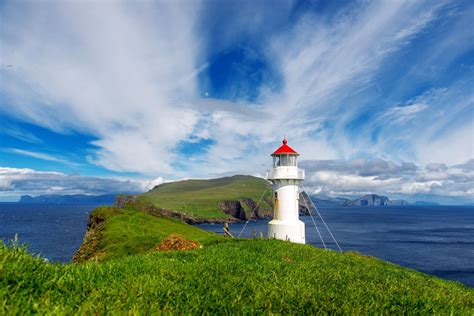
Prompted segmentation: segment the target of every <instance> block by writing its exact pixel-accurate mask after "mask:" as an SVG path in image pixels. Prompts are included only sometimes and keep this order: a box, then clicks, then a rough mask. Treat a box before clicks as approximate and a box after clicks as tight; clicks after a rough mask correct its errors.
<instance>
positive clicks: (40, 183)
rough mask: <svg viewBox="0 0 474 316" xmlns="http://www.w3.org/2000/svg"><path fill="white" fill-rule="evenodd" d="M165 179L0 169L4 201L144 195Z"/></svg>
mask: <svg viewBox="0 0 474 316" xmlns="http://www.w3.org/2000/svg"><path fill="white" fill-rule="evenodd" d="M163 182H164V180H163V178H156V179H153V180H148V181H137V180H135V181H132V180H116V179H106V178H99V177H84V176H79V175H67V174H64V173H61V172H53V171H37V170H32V169H27V168H22V169H20V168H3V167H0V199H2V198H4V199H5V198H8V197H13V198H14V199H17V198H18V197H19V196H20V195H24V194H29V195H35V196H36V195H43V194H92V195H101V194H120V193H142V192H145V191H148V190H150V189H152V188H153V187H154V186H155V185H158V184H161V183H163Z"/></svg>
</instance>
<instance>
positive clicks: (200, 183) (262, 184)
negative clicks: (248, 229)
mask: <svg viewBox="0 0 474 316" xmlns="http://www.w3.org/2000/svg"><path fill="white" fill-rule="evenodd" d="M266 188H268V190H267V191H266V193H265V195H264V197H263V200H262V202H261V203H260V205H259V209H261V210H264V211H267V212H271V211H272V206H271V186H270V184H269V183H268V182H267V181H266V180H264V179H261V178H256V177H251V176H233V177H225V178H219V179H211V180H185V181H177V182H171V183H164V184H161V185H159V186H157V187H155V188H154V189H153V190H151V191H149V192H147V193H145V194H141V195H139V197H138V199H139V200H140V201H144V202H149V203H152V204H153V205H155V206H156V207H160V208H164V209H168V210H174V211H178V212H183V213H186V214H189V215H191V216H194V217H198V218H229V217H231V216H230V215H228V214H226V213H224V212H223V211H222V210H221V209H220V208H219V203H220V202H222V201H239V200H242V199H252V200H253V201H254V202H258V200H259V198H260V196H261V194H262V193H263V192H264V191H265V189H266ZM242 207H243V208H244V209H245V213H247V214H250V212H251V211H252V210H251V209H250V208H249V207H248V206H247V205H246V204H245V203H242Z"/></svg>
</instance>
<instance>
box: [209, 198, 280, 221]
mask: <svg viewBox="0 0 474 316" xmlns="http://www.w3.org/2000/svg"><path fill="white" fill-rule="evenodd" d="M218 207H219V209H220V210H221V211H223V212H224V213H226V214H229V215H231V216H232V217H234V218H236V219H240V220H247V219H249V218H253V219H259V218H266V217H270V216H271V215H272V213H271V212H269V211H265V210H263V209H261V208H260V207H257V203H256V202H255V201H254V200H253V199H250V198H244V199H240V200H238V201H221V202H219V205H218Z"/></svg>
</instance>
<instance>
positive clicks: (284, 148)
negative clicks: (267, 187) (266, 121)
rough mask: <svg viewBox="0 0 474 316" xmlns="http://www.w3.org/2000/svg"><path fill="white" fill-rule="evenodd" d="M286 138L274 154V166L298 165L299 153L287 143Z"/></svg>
mask: <svg viewBox="0 0 474 316" xmlns="http://www.w3.org/2000/svg"><path fill="white" fill-rule="evenodd" d="M287 143H288V142H287V140H286V138H284V139H283V145H281V146H280V148H278V149H277V150H275V152H274V153H273V154H272V157H273V168H276V167H298V161H297V157H298V156H299V154H298V153H297V152H296V151H295V150H294V149H293V148H291V147H290V146H288V145H287Z"/></svg>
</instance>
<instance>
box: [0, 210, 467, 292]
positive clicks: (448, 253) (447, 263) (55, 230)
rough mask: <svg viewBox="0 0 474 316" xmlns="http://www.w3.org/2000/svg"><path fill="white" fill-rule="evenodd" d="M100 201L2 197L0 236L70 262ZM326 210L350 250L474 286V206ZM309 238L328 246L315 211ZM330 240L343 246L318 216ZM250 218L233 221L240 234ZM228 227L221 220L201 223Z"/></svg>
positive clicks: (260, 226)
mask: <svg viewBox="0 0 474 316" xmlns="http://www.w3.org/2000/svg"><path fill="white" fill-rule="evenodd" d="M96 206H98V205H94V204H73V205H41V204H16V203H0V239H1V240H3V241H8V240H11V239H13V238H14V236H15V234H18V236H19V238H20V242H26V243H28V244H29V250H30V252H33V253H40V254H41V255H42V256H43V257H45V258H47V259H48V260H50V261H53V262H70V261H71V258H72V256H73V255H74V253H75V252H76V250H77V249H78V248H79V246H80V244H81V243H82V240H83V237H84V233H85V232H86V228H87V218H88V214H89V212H90V211H91V210H92V209H94V208H95V207H96ZM320 213H321V215H322V216H323V218H324V219H325V221H326V223H327V224H328V226H329V228H330V229H331V231H332V232H333V234H334V236H335V237H336V239H337V241H338V242H339V244H340V246H341V247H342V249H343V250H344V251H358V252H360V253H363V254H367V255H371V256H375V257H378V258H381V259H384V260H387V261H390V262H393V263H397V264H400V265H402V266H405V267H409V268H413V269H416V270H419V271H423V272H426V273H429V274H433V275H436V276H439V277H441V278H445V279H450V280H456V281H460V282H462V283H464V284H466V285H468V286H471V287H474V209H473V208H472V207H471V208H468V207H453V206H407V207H366V208H357V207H350V208H349V207H339V208H330V209H326V208H323V209H320ZM301 219H302V220H303V221H304V222H305V223H306V240H307V242H308V243H310V244H313V245H315V246H316V247H321V248H322V247H323V245H322V242H321V240H320V239H319V237H318V235H317V233H316V229H315V228H314V225H313V223H312V221H311V218H310V217H309V216H302V217H301ZM315 220H316V224H317V226H318V228H319V230H320V231H321V234H322V237H323V240H324V241H325V243H326V246H327V247H328V248H331V249H337V248H336V245H335V243H334V242H333V241H332V240H331V237H330V235H329V234H328V233H327V231H325V229H324V226H323V225H322V223H321V220H319V219H318V218H317V217H315ZM267 223H268V220H259V221H250V222H249V224H248V225H247V228H246V229H245V230H244V231H243V234H242V236H243V237H250V238H251V237H252V236H253V230H254V229H255V230H256V232H257V235H260V232H262V233H263V234H264V235H266V230H267ZM243 226H244V223H235V224H230V229H231V231H232V232H233V233H234V234H235V235H238V234H239V232H240V231H241V230H242V228H243ZM199 227H201V228H203V229H207V230H210V231H214V232H217V233H222V225H220V224H204V225H199Z"/></svg>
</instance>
